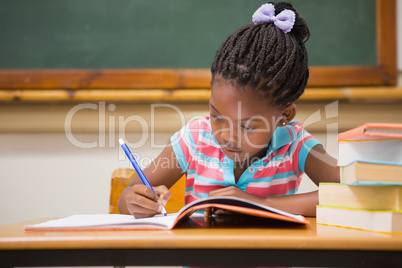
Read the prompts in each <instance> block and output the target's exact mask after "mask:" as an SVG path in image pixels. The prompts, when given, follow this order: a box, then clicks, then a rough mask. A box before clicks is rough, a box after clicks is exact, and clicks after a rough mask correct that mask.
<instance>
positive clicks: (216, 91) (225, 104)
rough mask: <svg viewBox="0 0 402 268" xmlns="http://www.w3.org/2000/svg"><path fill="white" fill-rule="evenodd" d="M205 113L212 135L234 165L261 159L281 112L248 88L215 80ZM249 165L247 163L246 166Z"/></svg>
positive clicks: (218, 78) (219, 79)
mask: <svg viewBox="0 0 402 268" xmlns="http://www.w3.org/2000/svg"><path fill="white" fill-rule="evenodd" d="M211 88H212V90H211V98H210V101H209V110H210V114H211V126H212V132H213V134H214V136H215V138H216V140H217V142H218V143H219V145H220V146H221V147H222V150H223V152H224V153H225V155H226V156H228V157H229V158H230V159H232V160H234V161H236V162H244V161H247V160H255V159H256V158H261V157H263V156H265V154H266V150H267V148H268V146H269V143H270V141H271V137H272V134H273V133H274V131H275V129H276V127H277V125H278V122H279V121H280V120H281V119H282V118H283V117H282V115H281V110H280V109H278V108H277V107H272V106H269V105H268V104H267V101H266V100H265V99H262V98H260V97H259V96H258V95H256V94H253V93H252V91H251V90H249V89H248V88H246V89H245V88H239V87H237V86H236V85H234V84H232V83H229V82H227V81H225V80H224V79H222V78H220V77H215V79H214V82H213V84H212V85H211ZM249 164H251V163H249Z"/></svg>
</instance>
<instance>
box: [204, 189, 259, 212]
mask: <svg viewBox="0 0 402 268" xmlns="http://www.w3.org/2000/svg"><path fill="white" fill-rule="evenodd" d="M212 196H235V197H239V198H243V199H247V200H251V201H254V202H258V198H259V197H257V196H255V195H252V194H249V193H246V192H244V191H242V190H240V189H239V188H237V187H236V186H229V187H226V188H222V189H218V190H214V191H211V192H210V193H209V195H208V197H212ZM260 202H261V201H260ZM213 214H215V215H217V216H221V215H233V214H238V213H235V212H232V211H229V210H225V209H220V208H213V207H212V208H206V209H205V210H204V217H206V218H209V217H211V216H212V215H213Z"/></svg>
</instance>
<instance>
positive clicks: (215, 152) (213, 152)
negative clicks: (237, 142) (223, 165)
mask: <svg viewBox="0 0 402 268" xmlns="http://www.w3.org/2000/svg"><path fill="white" fill-rule="evenodd" d="M197 150H198V151H199V152H200V153H202V154H204V155H206V156H209V157H212V158H218V159H219V158H220V156H221V155H220V154H221V153H222V151H221V150H220V149H219V148H215V147H212V146H210V145H208V144H205V142H202V141H199V146H198V147H197Z"/></svg>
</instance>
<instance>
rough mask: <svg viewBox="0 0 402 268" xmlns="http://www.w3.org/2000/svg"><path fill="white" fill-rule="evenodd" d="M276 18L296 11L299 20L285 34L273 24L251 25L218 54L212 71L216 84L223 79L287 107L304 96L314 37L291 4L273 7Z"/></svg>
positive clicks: (275, 103)
mask: <svg viewBox="0 0 402 268" xmlns="http://www.w3.org/2000/svg"><path fill="white" fill-rule="evenodd" d="M271 4H273V5H274V7H275V13H276V14H275V15H277V14H279V13H280V12H281V11H283V10H284V9H288V10H292V11H294V12H295V14H296V19H295V23H294V26H293V28H292V30H291V31H290V32H288V33H286V34H285V33H284V32H283V31H282V30H280V29H279V28H278V27H276V26H275V25H274V24H273V23H258V24H256V25H254V24H252V25H247V26H244V27H242V28H240V29H239V30H237V31H236V32H234V33H233V34H232V35H230V36H229V37H228V38H227V39H226V40H225V41H224V43H223V44H222V46H221V47H220V49H219V50H218V51H217V53H216V56H215V59H214V62H213V64H212V67H211V73H212V82H211V84H212V83H213V81H214V78H215V77H217V76H219V77H222V78H223V79H224V80H226V81H228V82H234V83H235V84H237V85H239V86H248V87H247V88H252V89H253V90H254V92H253V94H259V95H261V97H263V98H265V99H267V100H269V103H270V104H273V105H277V106H280V107H284V106H286V105H288V104H289V103H291V102H293V101H295V100H297V99H298V98H299V97H300V96H301V95H302V94H303V92H304V88H305V87H306V84H307V80H308V77H309V70H308V58H307V51H306V48H305V46H304V43H305V42H306V41H307V40H308V38H309V36H310V31H309V29H308V27H307V24H306V22H305V21H304V19H302V18H301V17H300V16H299V14H298V13H297V12H296V10H295V9H294V8H293V6H292V5H291V4H289V3H277V4H275V3H271Z"/></svg>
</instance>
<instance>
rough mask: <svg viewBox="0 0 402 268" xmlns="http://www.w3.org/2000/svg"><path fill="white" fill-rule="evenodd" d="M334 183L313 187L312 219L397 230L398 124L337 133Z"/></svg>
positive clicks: (401, 150)
mask: <svg viewBox="0 0 402 268" xmlns="http://www.w3.org/2000/svg"><path fill="white" fill-rule="evenodd" d="M338 143H339V160H338V165H339V166H340V178H341V182H340V183H321V184H320V185H319V205H318V206H317V223H318V224H325V225H332V226H340V227H347V228H355V229H362V230H368V231H376V232H384V233H397V232H401V233H402V124H384V123H367V124H365V125H362V126H360V127H357V128H355V129H352V130H349V131H346V132H343V133H340V134H339V135H338Z"/></svg>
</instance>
